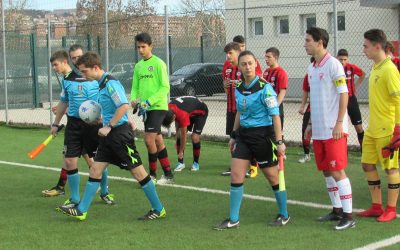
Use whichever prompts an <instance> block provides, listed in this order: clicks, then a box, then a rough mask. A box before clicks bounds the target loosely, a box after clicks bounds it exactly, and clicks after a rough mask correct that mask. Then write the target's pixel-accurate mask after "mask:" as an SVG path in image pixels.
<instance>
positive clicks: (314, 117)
mask: <svg viewBox="0 0 400 250" xmlns="http://www.w3.org/2000/svg"><path fill="white" fill-rule="evenodd" d="M307 73H308V82H309V84H310V105H311V123H312V139H314V140H327V139H331V138H333V136H332V131H333V128H334V127H335V124H336V120H337V116H338V113H339V100H340V94H341V93H347V92H348V90H347V85H346V75H345V73H344V70H343V66H342V64H341V63H340V62H339V61H338V60H337V59H336V58H334V57H333V56H331V55H330V54H329V53H327V54H326V55H325V56H324V58H323V59H322V61H321V62H320V63H319V64H317V63H316V62H314V63H312V64H310V65H309V66H308V68H307ZM342 125H343V132H344V133H346V134H348V133H349V129H348V118H347V107H346V114H345V115H344V117H343V123H342Z"/></svg>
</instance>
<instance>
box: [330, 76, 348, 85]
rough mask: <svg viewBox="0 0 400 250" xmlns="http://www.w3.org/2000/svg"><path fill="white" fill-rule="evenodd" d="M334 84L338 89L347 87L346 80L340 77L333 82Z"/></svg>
mask: <svg viewBox="0 0 400 250" xmlns="http://www.w3.org/2000/svg"><path fill="white" fill-rule="evenodd" d="M333 83H334V84H335V86H336V87H340V86H343V85H346V78H344V77H339V78H338V79H335V80H333Z"/></svg>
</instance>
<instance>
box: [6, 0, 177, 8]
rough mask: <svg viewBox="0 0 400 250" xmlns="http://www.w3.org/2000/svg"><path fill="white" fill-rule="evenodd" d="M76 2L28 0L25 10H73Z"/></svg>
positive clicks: (162, 1) (170, 1)
mask: <svg viewBox="0 0 400 250" xmlns="http://www.w3.org/2000/svg"><path fill="white" fill-rule="evenodd" d="M4 2H7V1H4ZM76 2H77V1H76V0H30V1H29V3H28V6H27V8H29V9H40V10H54V9H73V8H75V7H76ZM176 2H177V1H173V0H160V4H159V5H158V6H160V7H161V10H163V9H164V5H166V4H167V5H168V4H173V3H175V5H176Z"/></svg>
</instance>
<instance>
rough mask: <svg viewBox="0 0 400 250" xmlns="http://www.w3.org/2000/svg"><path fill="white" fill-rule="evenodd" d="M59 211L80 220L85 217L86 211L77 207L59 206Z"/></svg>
mask: <svg viewBox="0 0 400 250" xmlns="http://www.w3.org/2000/svg"><path fill="white" fill-rule="evenodd" d="M60 209H61V212H63V213H64V214H66V215H68V216H71V217H74V218H75V219H78V220H80V221H83V220H85V219H86V215H87V212H85V213H82V212H81V211H79V209H78V208H77V207H68V206H60Z"/></svg>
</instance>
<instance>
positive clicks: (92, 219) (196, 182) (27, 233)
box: [0, 126, 400, 249]
mask: <svg viewBox="0 0 400 250" xmlns="http://www.w3.org/2000/svg"><path fill="white" fill-rule="evenodd" d="M47 134H48V131H47V130H43V129H23V128H9V127H5V126H0V138H2V140H1V141H2V144H1V145H0V160H1V161H10V162H18V163H26V164H34V165H40V166H46V167H59V166H60V165H61V159H62V157H61V150H62V144H63V135H62V134H61V135H60V136H59V137H58V138H56V139H55V140H53V142H52V143H51V144H49V145H48V147H47V148H46V149H45V150H44V151H43V152H42V153H41V154H40V155H39V156H38V157H37V158H36V159H35V160H31V159H29V158H28V157H27V156H26V153H27V152H28V151H29V150H31V149H33V148H34V147H35V146H37V144H38V143H40V142H41V141H42V140H43V139H45V138H46V136H47ZM166 143H167V147H168V150H169V153H170V160H171V163H172V165H174V163H175V162H176V155H175V153H174V145H173V141H172V140H167V141H166ZM137 146H138V149H139V152H142V156H144V158H143V161H144V164H145V166H147V154H146V153H145V152H146V150H145V148H144V142H143V140H138V141H137ZM300 153H301V149H300V148H289V150H288V153H287V156H288V159H287V161H286V164H285V170H286V171H285V175H286V186H287V190H288V198H289V199H290V200H298V201H305V202H313V203H319V204H325V205H328V204H329V198H328V195H327V193H326V187H325V184H324V179H323V177H322V175H321V173H319V172H318V171H317V170H316V167H315V164H314V163H309V164H305V165H301V164H298V163H297V159H298V158H299V157H300ZM185 162H186V164H187V165H190V164H189V163H190V162H191V146H190V145H188V148H187V157H186V159H185ZM200 163H201V170H200V171H199V172H196V173H192V172H190V171H189V170H186V169H185V170H184V171H183V172H182V173H177V174H176V175H175V176H176V183H177V184H179V185H185V186H195V187H204V188H210V189H218V190H223V191H228V190H229V183H230V179H229V178H227V177H222V176H220V173H221V172H222V171H223V170H225V169H226V168H227V167H228V166H229V163H230V157H229V152H228V148H227V146H226V144H225V143H212V142H203V143H202V154H201V161H200ZM79 164H80V165H79V169H80V171H81V172H87V166H86V165H85V164H84V161H83V160H81V161H80V163H79ZM187 167H190V166H187ZM109 170H110V175H113V176H123V177H129V176H130V175H129V173H128V172H127V171H122V170H119V168H118V167H115V166H110V168H109ZM347 173H348V175H349V177H350V180H351V181H352V186H353V197H354V207H355V208H366V207H368V206H369V204H370V197H369V192H368V189H367V184H366V181H365V178H364V174H363V172H362V170H361V167H360V154H359V153H351V154H350V155H349V167H348V169H347ZM159 174H160V175H161V169H159ZM57 179H58V172H55V171H46V170H40V169H31V168H25V167H17V166H12V165H7V164H3V163H2V164H0V183H1V187H2V188H1V191H2V199H1V200H2V201H1V202H0V209H1V211H2V213H3V216H2V219H1V220H0V248H1V249H21V248H24V249H26V248H29V249H39V248H40V249H57V248H60V249H64V248H68V249H72V248H79V249H80V248H87V249H128V248H129V249H139V248H143V249H150V248H156V249H160V248H163V249H231V248H235V249H338V248H339V249H353V248H356V247H360V246H363V245H366V244H369V243H372V242H374V241H379V240H382V239H385V238H390V237H392V236H394V235H396V234H398V232H399V231H398V229H399V227H400V223H399V220H396V221H394V222H391V223H377V222H375V221H374V220H373V219H357V227H356V228H355V229H351V230H347V231H345V232H335V231H334V230H333V229H332V227H333V226H334V223H318V222H316V221H315V218H316V217H318V216H319V215H322V214H324V213H327V212H328V210H326V209H315V208H309V207H304V206H300V205H289V213H290V215H291V217H292V221H291V222H290V224H289V225H287V226H285V227H282V228H273V227H269V226H267V223H268V222H270V221H271V220H272V219H273V218H274V217H275V215H276V214H277V208H276V204H275V203H273V202H266V201H257V200H252V199H244V200H243V203H242V208H241V213H240V218H241V227H240V229H238V230H229V231H224V232H218V231H214V230H212V229H211V228H212V226H213V225H214V224H216V223H219V222H220V221H222V220H223V219H225V218H226V217H227V216H228V213H229V196H228V195H223V194H212V193H205V192H199V191H195V190H186V189H181V188H177V187H171V186H158V187H157V190H158V193H159V196H160V198H161V200H162V202H163V203H164V205H165V207H166V209H167V218H165V219H162V220H158V221H150V222H141V221H137V220H136V218H137V217H139V216H141V215H142V214H144V213H145V212H147V210H148V209H149V204H148V202H147V200H146V199H145V196H144V195H143V192H142V190H141V189H140V188H139V186H138V184H137V183H132V182H126V181H118V180H110V181H109V186H110V190H111V191H112V193H114V194H115V198H116V201H117V202H118V205H116V206H112V207H110V206H106V205H104V204H102V203H101V202H100V200H99V198H98V197H95V200H94V202H93V203H92V206H91V207H90V210H89V212H88V217H87V219H86V221H84V222H79V221H76V220H73V219H72V218H68V217H66V216H64V215H62V214H60V213H58V212H56V211H55V210H54V208H55V207H56V206H57V205H59V204H61V203H62V202H63V201H64V200H65V199H66V196H64V197H53V198H43V197H41V196H40V192H41V190H43V189H46V188H49V187H51V186H54V184H55V183H56V181H57ZM86 180H87V177H86V176H83V177H82V178H81V192H82V191H83V189H84V186H85V184H86ZM382 181H383V183H386V180H385V178H384V177H383V178H382ZM383 186H385V184H384V185H383ZM383 190H384V193H383V194H384V195H385V193H386V188H383ZM245 193H246V194H252V195H260V196H267V197H273V193H272V191H271V188H270V186H269V185H268V184H267V182H266V181H265V178H264V177H263V176H261V175H259V176H258V177H257V178H255V179H247V180H246V182H245ZM397 247H398V246H397ZM389 249H396V246H392V247H390V248H389Z"/></svg>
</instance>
